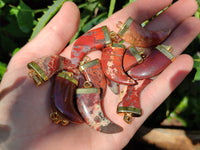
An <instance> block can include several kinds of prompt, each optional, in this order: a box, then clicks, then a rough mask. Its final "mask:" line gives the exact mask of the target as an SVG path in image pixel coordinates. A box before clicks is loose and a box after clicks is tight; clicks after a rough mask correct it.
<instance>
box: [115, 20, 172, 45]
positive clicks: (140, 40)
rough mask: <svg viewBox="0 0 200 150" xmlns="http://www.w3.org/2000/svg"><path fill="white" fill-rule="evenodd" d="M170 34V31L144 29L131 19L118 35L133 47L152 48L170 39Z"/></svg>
mask: <svg viewBox="0 0 200 150" xmlns="http://www.w3.org/2000/svg"><path fill="white" fill-rule="evenodd" d="M120 24H122V23H120ZM117 26H121V25H117ZM170 32H171V31H170V30H167V31H150V30H147V29H145V28H142V27H141V26H140V25H139V24H138V23H136V22H135V21H134V20H133V19H132V18H131V17H129V18H128V19H127V21H126V22H125V23H124V24H123V25H122V26H121V29H120V31H119V33H118V34H119V36H120V37H121V38H122V39H123V40H125V41H126V42H128V43H130V44H132V45H133V46H138V47H151V46H154V45H158V44H160V43H161V42H163V41H164V40H165V39H166V38H167V37H168V35H169V34H170Z"/></svg>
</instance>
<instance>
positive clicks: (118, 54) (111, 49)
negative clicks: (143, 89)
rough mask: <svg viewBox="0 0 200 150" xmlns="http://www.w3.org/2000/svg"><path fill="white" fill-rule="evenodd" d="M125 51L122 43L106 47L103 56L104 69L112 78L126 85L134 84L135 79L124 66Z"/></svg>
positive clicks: (108, 76)
mask: <svg viewBox="0 0 200 150" xmlns="http://www.w3.org/2000/svg"><path fill="white" fill-rule="evenodd" d="M124 51H125V47H124V46H123V45H122V44H113V45H112V46H108V47H106V48H104V49H103V52H102V57H101V63H102V69H103V72H104V74H105V75H106V77H107V78H109V79H110V80H112V81H114V82H117V83H121V84H125V85H134V84H135V83H136V82H135V80H133V79H131V78H130V77H129V76H128V75H127V74H126V73H125V72H124V70H123V67H122V61H123V55H124Z"/></svg>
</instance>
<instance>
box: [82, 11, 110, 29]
mask: <svg viewBox="0 0 200 150" xmlns="http://www.w3.org/2000/svg"><path fill="white" fill-rule="evenodd" d="M106 18H107V13H106V12H105V13H102V14H100V15H98V16H97V17H95V18H93V19H91V20H90V21H88V22H87V24H85V25H84V27H83V32H87V31H88V30H89V29H91V28H92V27H93V26H95V25H97V24H99V23H100V22H102V21H104V20H105V19H106Z"/></svg>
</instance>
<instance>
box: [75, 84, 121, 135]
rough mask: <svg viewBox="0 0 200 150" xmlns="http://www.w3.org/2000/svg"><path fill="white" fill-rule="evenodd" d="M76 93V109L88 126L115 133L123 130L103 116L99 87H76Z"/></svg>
mask: <svg viewBox="0 0 200 150" xmlns="http://www.w3.org/2000/svg"><path fill="white" fill-rule="evenodd" d="M76 94H77V106H78V110H79V112H80V113H81V115H82V117H83V118H84V120H85V122H86V123H87V124H88V125H89V126H90V127H92V128H94V129H95V130H97V131H100V132H103V133H117V132H121V131H122V130H123V128H122V127H120V126H118V125H117V124H115V123H113V122H112V121H110V120H109V119H108V118H107V117H105V115H104V113H103V110H102V107H101V98H100V89H99V88H78V89H77V90H76Z"/></svg>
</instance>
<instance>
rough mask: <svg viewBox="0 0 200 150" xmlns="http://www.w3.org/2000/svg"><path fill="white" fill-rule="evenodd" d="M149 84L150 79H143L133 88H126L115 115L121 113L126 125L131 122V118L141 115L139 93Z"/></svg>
mask: <svg viewBox="0 0 200 150" xmlns="http://www.w3.org/2000/svg"><path fill="white" fill-rule="evenodd" d="M150 82H151V79H144V80H140V81H138V84H137V85H135V86H131V85H129V86H126V87H125V89H124V91H123V95H122V96H121V102H120V103H119V104H118V108H117V113H123V115H124V121H125V122H127V123H131V122H132V117H139V116H141V115H142V109H141V107H140V99H139V98H140V93H141V91H142V90H143V89H144V88H145V87H146V86H147V85H148V84H149V83H150Z"/></svg>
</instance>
